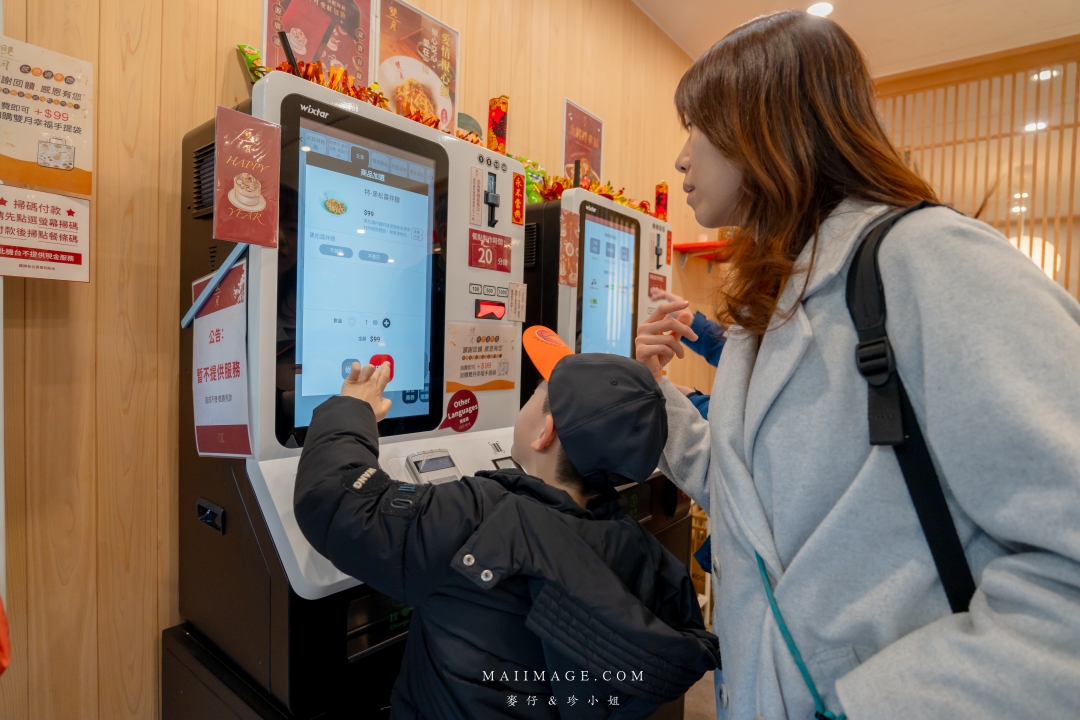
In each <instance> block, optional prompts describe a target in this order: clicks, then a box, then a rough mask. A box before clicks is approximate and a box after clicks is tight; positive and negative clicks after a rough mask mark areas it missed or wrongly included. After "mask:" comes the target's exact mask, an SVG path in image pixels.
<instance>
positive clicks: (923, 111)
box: [878, 43, 1080, 299]
mask: <svg viewBox="0 0 1080 720" xmlns="http://www.w3.org/2000/svg"><path fill="white" fill-rule="evenodd" d="M1015 57H1016V63H1015V66H1014V67H1012V68H1011V69H1008V70H1003V69H1002V65H1003V60H1004V65H1005V66H1008V65H1009V63H1008V58H1007V57H1004V58H1003V57H1002V56H1001V55H1000V54H999V55H998V56H995V58H994V62H992V63H990V62H988V63H986V64H985V67H986V69H987V72H986V73H985V76H982V77H980V73H979V64H978V63H977V62H972V63H969V64H968V66H967V70H968V72H964V73H957V72H956V69H955V68H950V69H949V71H942V72H941V73H940V74H939V75H938V78H937V81H935V73H934V71H933V70H929V71H926V72H925V73H922V74H921V77H920V78H916V79H915V80H914V81H913V80H912V79H910V78H904V80H903V82H896V81H894V82H891V83H890V82H889V80H888V79H886V81H885V82H879V99H878V109H879V112H880V113H881V116H882V118H883V120H884V122H885V126H886V128H887V130H888V132H889V134H890V137H891V139H892V141H893V143H894V144H895V145H896V147H897V148H898V150H899V151H900V153H901V155H902V157H903V158H904V161H905V162H906V163H907V164H908V166H909V167H910V168H912V169H913V170H915V171H916V172H918V173H919V174H920V175H922V176H923V177H924V178H926V179H927V180H928V181H929V182H930V183H931V184H932V185H933V187H934V189H935V190H936V191H937V193H938V195H939V197H940V198H941V200H942V202H944V203H946V204H948V205H951V206H952V207H954V208H956V209H957V210H959V211H961V212H963V213H965V214H967V215H970V216H978V217H979V219H981V220H983V221H985V222H987V223H989V224H990V225H992V226H993V227H995V228H996V229H997V230H999V231H1000V232H1001V233H1002V234H1003V235H1005V237H1007V238H1009V239H1010V241H1011V242H1012V243H1013V245H1014V246H1016V247H1017V248H1018V249H1019V250H1020V251H1021V252H1023V253H1024V254H1025V255H1027V256H1028V257H1030V258H1031V259H1032V260H1033V261H1034V262H1035V263H1036V264H1037V265H1039V266H1040V267H1041V268H1042V269H1043V270H1044V271H1045V272H1046V274H1047V275H1048V276H1050V277H1051V278H1052V279H1054V280H1055V281H1056V282H1058V283H1059V284H1060V285H1062V286H1063V287H1064V288H1065V289H1066V290H1067V291H1068V292H1069V294H1070V295H1072V296H1073V297H1076V298H1078V299H1080V218H1077V217H1076V215H1077V213H1080V182H1077V179H1076V170H1077V156H1078V150H1080V146H1078V143H1080V135H1078V132H1080V128H1078V125H1080V68H1078V67H1077V61H1078V60H1080V43H1070V44H1066V45H1065V46H1064V47H1061V46H1059V47H1056V48H1054V49H1053V50H1052V52H1050V53H1042V54H1041V56H1040V54H1039V53H1034V54H1033V53H1032V51H1031V49H1030V48H1027V49H1023V50H1020V51H1016V55H1015ZM1036 60H1038V62H1036ZM958 75H959V77H958ZM890 85H891V86H892V87H890Z"/></svg>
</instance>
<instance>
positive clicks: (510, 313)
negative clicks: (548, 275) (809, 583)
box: [506, 282, 529, 322]
mask: <svg viewBox="0 0 1080 720" xmlns="http://www.w3.org/2000/svg"><path fill="white" fill-rule="evenodd" d="M509 291H510V292H509V293H508V294H509V295H510V297H508V298H507V300H506V319H507V320H509V321H511V322H525V302H526V300H527V299H528V292H529V286H528V285H526V284H525V283H516V282H512V283H510V287H509Z"/></svg>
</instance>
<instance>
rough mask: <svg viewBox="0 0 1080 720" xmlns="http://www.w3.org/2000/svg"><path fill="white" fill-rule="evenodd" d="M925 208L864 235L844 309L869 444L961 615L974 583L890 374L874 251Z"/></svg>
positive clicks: (890, 218)
mask: <svg viewBox="0 0 1080 720" xmlns="http://www.w3.org/2000/svg"><path fill="white" fill-rule="evenodd" d="M926 207H936V205H935V204H934V203H931V202H926V201H924V202H920V203H918V204H916V205H912V206H911V207H909V208H905V209H902V210H896V211H893V212H891V213H888V214H887V215H886V216H885V219H884V220H881V221H880V222H878V223H877V224H876V225H875V226H874V227H873V228H872V229H871V230H870V232H869V233H867V235H866V237H865V238H864V239H863V241H862V242H861V243H860V245H859V248H858V250H856V251H855V257H854V259H853V260H852V261H851V269H850V270H849V271H848V280H847V305H848V312H849V313H851V319H852V321H853V322H854V323H855V329H856V331H858V333H859V344H858V346H857V347H856V348H855V365H856V366H857V367H858V369H859V374H860V375H862V376H863V377H864V378H866V381H867V383H869V387H868V390H869V395H868V397H869V402H868V405H867V416H868V419H869V423H870V444H871V445H891V446H892V448H893V451H894V452H895V453H896V459H897V461H898V462H899V463H900V472H901V473H903V475H904V482H905V483H906V484H907V488H908V493H910V495H911V502H912V503H913V504H914V505H915V512H916V514H918V516H919V524H920V525H922V530H923V534H924V535H925V536H926V543H927V544H928V545H929V546H930V554H931V555H932V556H933V557H934V564H935V565H936V566H937V571H938V575H939V576H940V577H941V584H942V585H943V586H944V587H945V595H946V596H947V597H948V598H949V605H950V606H951V607H952V611H953V612H954V613H958V612H967V609H968V605H969V603H970V602H971V597H972V595H974V594H975V581H974V579H973V578H972V576H971V568H970V567H969V566H968V563H967V558H965V557H964V546H963V545H962V544H961V543H960V536H959V535H958V534H957V532H956V525H955V524H954V523H953V519H952V515H950V514H949V506H948V505H947V504H946V502H945V493H944V492H943V491H942V489H941V481H940V480H939V479H938V475H937V471H936V470H935V469H934V463H933V462H932V461H931V459H930V451H929V450H928V449H927V446H926V439H925V438H923V434H922V429H921V428H920V427H919V422H918V420H917V419H916V417H915V411H914V410H913V409H912V407H911V401H910V400H909V399H908V396H907V393H906V392H905V391H904V384H903V383H902V382H901V380H900V374H899V373H898V372H897V371H896V362H895V359H894V358H893V352H892V346H890V345H889V338H888V336H887V335H886V334H885V290H884V288H883V287H882V284H881V273H880V271H879V270H878V262H877V255H878V248H879V247H881V241H882V240H884V239H885V236H886V234H888V232H889V230H890V229H892V226H893V225H895V224H896V223H897V221H899V220H900V219H901V218H902V217H904V216H906V215H907V214H909V213H912V212H915V211H916V210H921V209H923V208H926Z"/></svg>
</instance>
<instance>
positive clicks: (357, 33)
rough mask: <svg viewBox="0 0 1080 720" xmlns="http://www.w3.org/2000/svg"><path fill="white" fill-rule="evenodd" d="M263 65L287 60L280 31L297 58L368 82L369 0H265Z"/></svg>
mask: <svg viewBox="0 0 1080 720" xmlns="http://www.w3.org/2000/svg"><path fill="white" fill-rule="evenodd" d="M266 20H267V22H266V38H265V41H264V42H263V47H264V48H265V56H264V57H263V64H264V65H266V66H267V67H271V68H273V67H277V66H278V64H279V63H281V62H283V61H286V60H287V59H288V58H286V56H285V51H284V50H282V49H281V40H280V38H278V35H277V34H278V33H279V32H284V33H285V34H286V35H287V36H288V38H289V47H290V49H291V50H292V51H293V55H294V56H295V57H296V59H297V60H303V61H304V62H314V61H320V62H322V64H323V67H324V68H325V69H327V70H329V69H330V68H333V67H343V68H345V71H346V72H348V73H349V74H350V75H352V76H353V77H355V78H356V80H357V82H361V83H363V84H364V85H370V84H371V82H372V80H373V79H374V78H372V77H371V68H370V67H369V66H370V64H371V56H370V54H369V47H370V44H371V37H370V36H371V0H266Z"/></svg>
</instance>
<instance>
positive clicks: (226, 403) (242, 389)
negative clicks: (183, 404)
mask: <svg viewBox="0 0 1080 720" xmlns="http://www.w3.org/2000/svg"><path fill="white" fill-rule="evenodd" d="M210 278H211V276H210V275H207V276H206V277H204V278H200V279H198V280H196V281H195V282H194V283H192V284H191V297H192V301H194V300H195V298H197V297H198V296H199V293H201V292H202V290H203V288H204V287H206V284H207V283H208V282H209V281H210ZM194 333H195V337H194V342H193V343H192V344H193V346H194V353H195V356H194V363H193V365H192V371H191V389H192V391H193V395H194V400H195V443H196V445H197V446H198V449H199V454H200V455H215V456H226V457H236V456H239V457H246V456H250V455H251V439H250V434H249V432H248V426H249V424H248V397H247V373H248V368H247V260H243V261H241V262H239V263H237V264H236V265H235V266H234V267H233V268H232V269H231V270H229V272H228V273H226V274H225V278H224V279H223V280H222V281H221V284H220V285H218V287H217V288H216V289H215V290H214V292H213V293H212V294H211V295H210V298H209V299H208V300H207V301H206V304H205V305H203V307H202V309H201V310H200V311H199V314H198V315H196V316H195V322H194Z"/></svg>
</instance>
